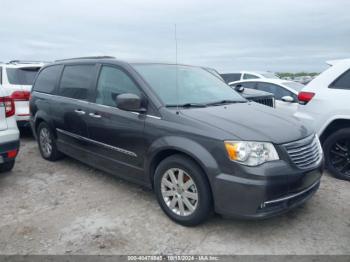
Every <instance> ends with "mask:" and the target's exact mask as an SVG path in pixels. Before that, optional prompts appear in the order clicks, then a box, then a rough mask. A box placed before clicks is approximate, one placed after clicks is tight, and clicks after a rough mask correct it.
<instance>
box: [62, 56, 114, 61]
mask: <svg viewBox="0 0 350 262" xmlns="http://www.w3.org/2000/svg"><path fill="white" fill-rule="evenodd" d="M78 59H115V57H114V56H83V57H74V58H67V59H59V60H55V62H61V61H70V60H78Z"/></svg>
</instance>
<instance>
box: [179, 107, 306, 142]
mask: <svg viewBox="0 0 350 262" xmlns="http://www.w3.org/2000/svg"><path fill="white" fill-rule="evenodd" d="M181 113H182V114H183V115H185V116H187V117H190V118H192V119H195V120H197V121H200V122H202V123H205V124H208V125H211V126H213V127H216V128H219V129H221V130H223V131H225V132H227V133H228V137H226V138H223V139H230V135H233V137H232V139H237V138H238V139H241V140H247V141H266V142H272V143H275V144H283V143H287V142H291V141H295V140H299V139H302V138H304V137H306V136H308V135H311V134H312V130H311V129H310V128H309V127H307V126H305V125H303V124H302V123H301V122H300V121H299V120H298V119H297V118H294V117H292V116H290V115H287V114H286V113H284V112H283V111H280V110H277V109H274V108H271V107H268V106H264V105H260V104H257V103H254V102H247V103H235V104H229V105H224V106H211V107H205V108H191V109H184V110H182V111H181Z"/></svg>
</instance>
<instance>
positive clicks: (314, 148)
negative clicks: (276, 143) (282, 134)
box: [284, 135, 323, 169]
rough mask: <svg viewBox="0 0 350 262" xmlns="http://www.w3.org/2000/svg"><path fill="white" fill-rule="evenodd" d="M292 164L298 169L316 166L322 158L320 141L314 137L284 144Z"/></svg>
mask: <svg viewBox="0 0 350 262" xmlns="http://www.w3.org/2000/svg"><path fill="white" fill-rule="evenodd" d="M284 148H285V149H286V150H287V153H288V155H289V157H290V159H291V160H292V162H293V163H294V164H295V165H296V166H297V167H298V168H300V169H306V168H310V167H314V166H316V165H318V164H319V163H320V162H321V160H322V157H323V152H322V147H321V144H320V140H319V139H318V137H317V136H316V135H312V136H309V137H307V138H304V139H302V140H298V141H294V142H291V143H288V144H284Z"/></svg>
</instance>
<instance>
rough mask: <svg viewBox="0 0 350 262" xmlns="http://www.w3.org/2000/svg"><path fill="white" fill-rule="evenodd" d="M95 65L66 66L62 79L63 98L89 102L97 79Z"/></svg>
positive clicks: (61, 93)
mask: <svg viewBox="0 0 350 262" xmlns="http://www.w3.org/2000/svg"><path fill="white" fill-rule="evenodd" d="M95 68H96V67H95V65H72V66H65V67H64V70H63V74H62V78H61V84H60V89H59V94H60V95H61V96H65V97H70V98H75V99H81V100H87V99H88V94H89V91H91V89H92V81H93V79H94V77H95Z"/></svg>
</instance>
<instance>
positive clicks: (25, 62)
mask: <svg viewBox="0 0 350 262" xmlns="http://www.w3.org/2000/svg"><path fill="white" fill-rule="evenodd" d="M36 63H48V62H44V61H25V60H11V61H9V62H8V64H36Z"/></svg>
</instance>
